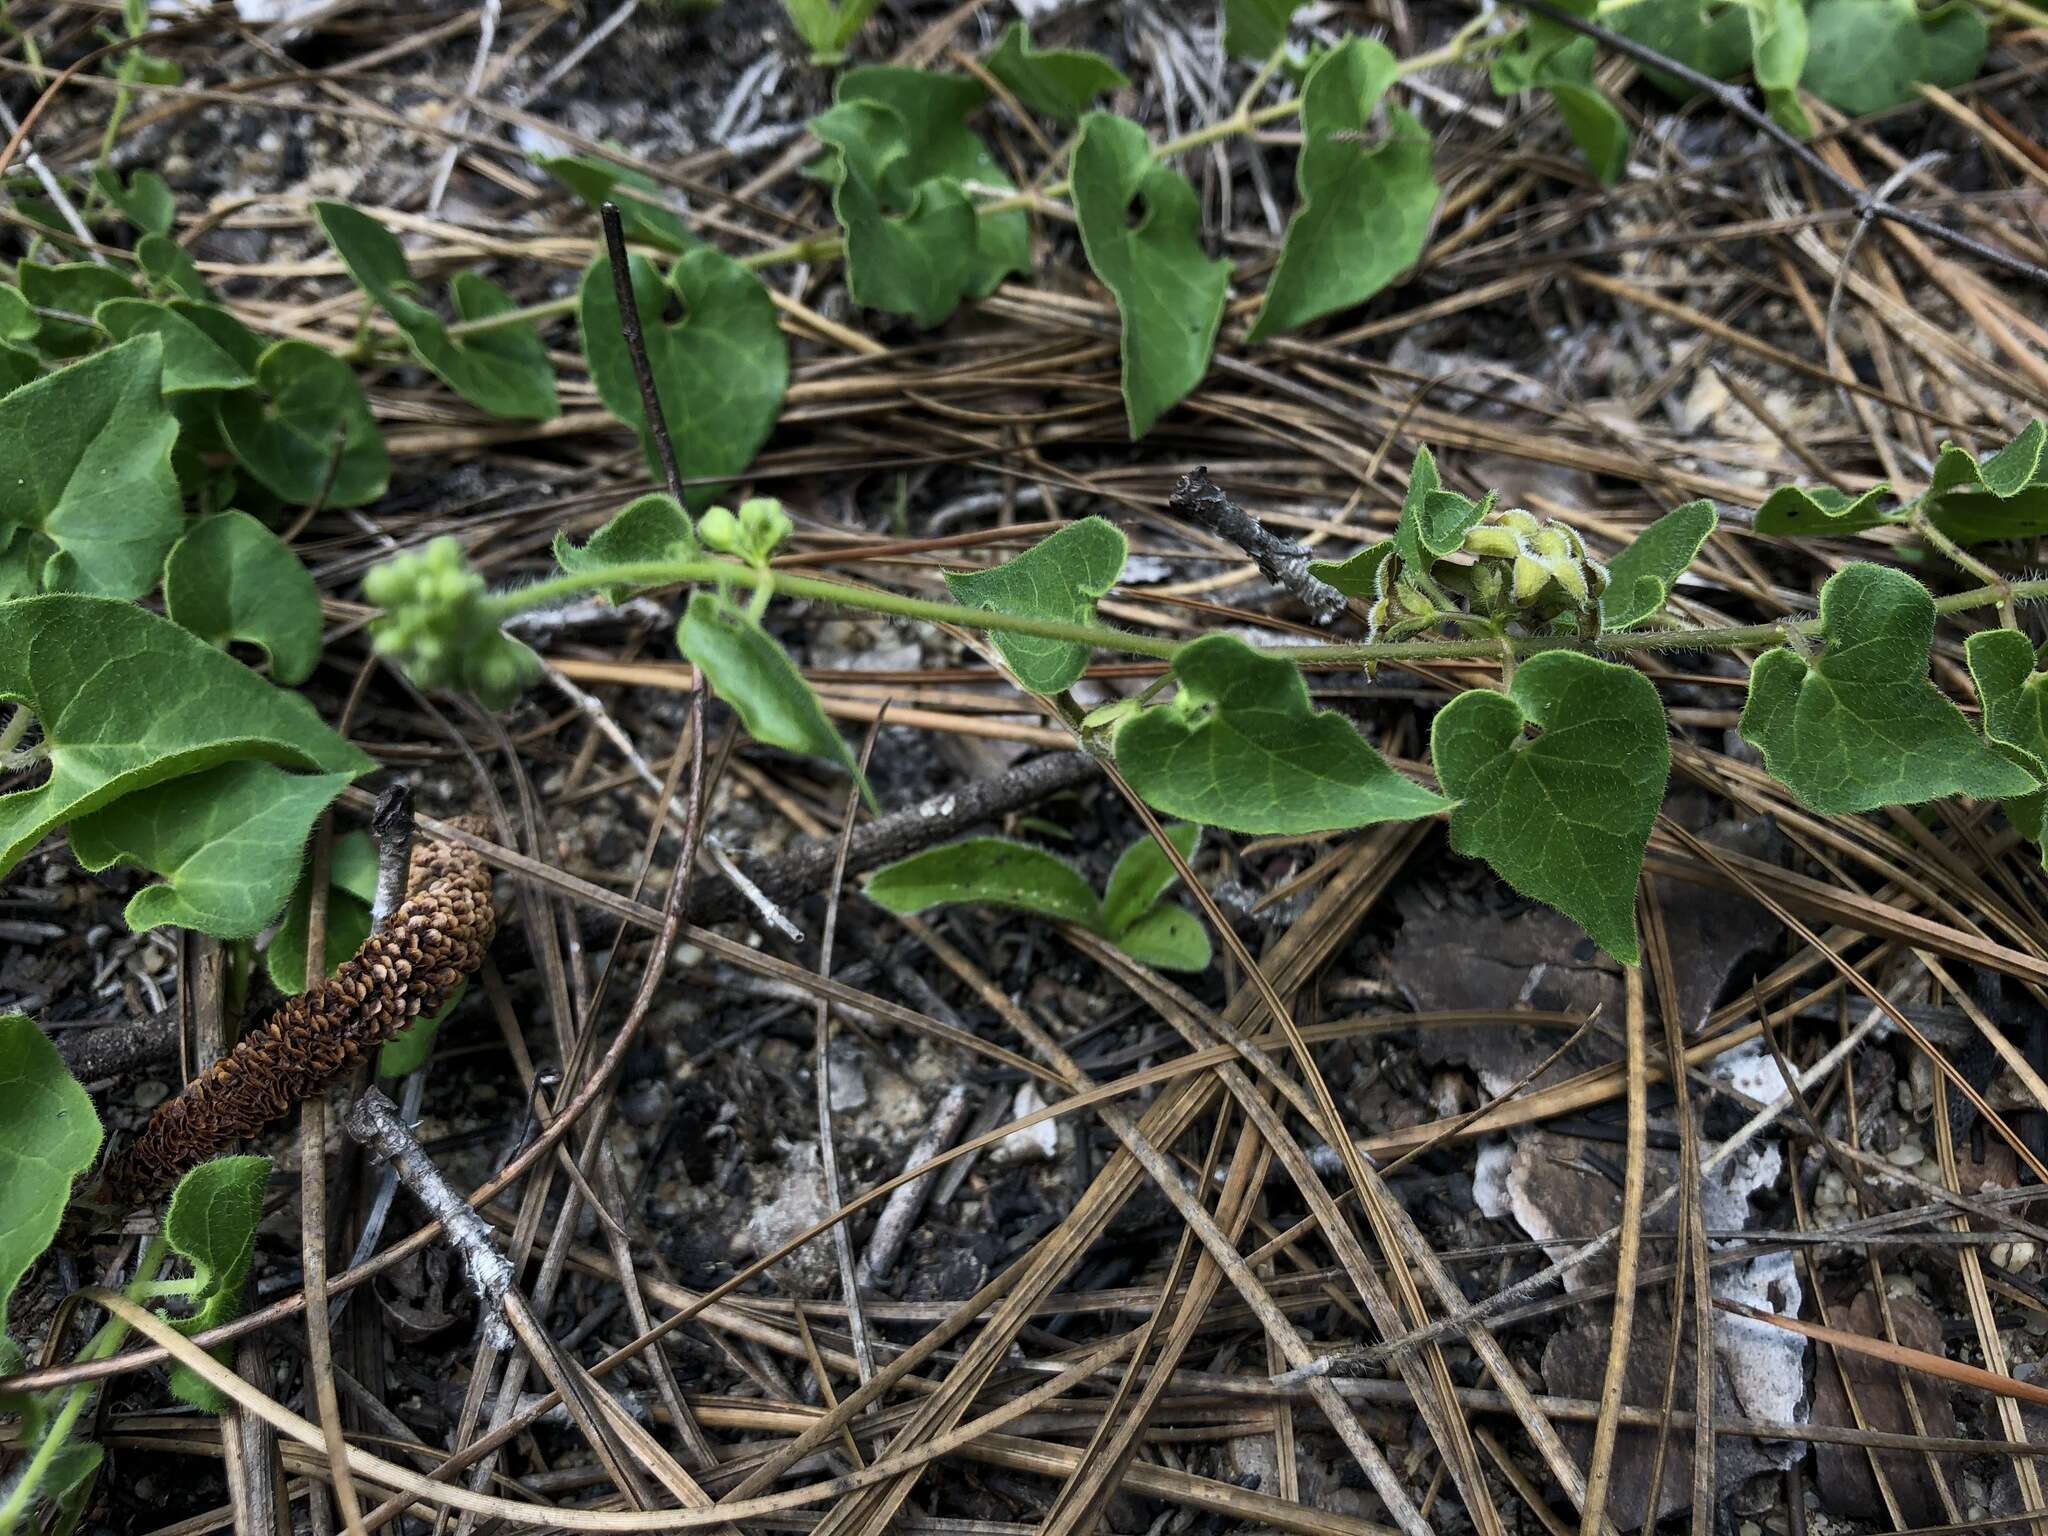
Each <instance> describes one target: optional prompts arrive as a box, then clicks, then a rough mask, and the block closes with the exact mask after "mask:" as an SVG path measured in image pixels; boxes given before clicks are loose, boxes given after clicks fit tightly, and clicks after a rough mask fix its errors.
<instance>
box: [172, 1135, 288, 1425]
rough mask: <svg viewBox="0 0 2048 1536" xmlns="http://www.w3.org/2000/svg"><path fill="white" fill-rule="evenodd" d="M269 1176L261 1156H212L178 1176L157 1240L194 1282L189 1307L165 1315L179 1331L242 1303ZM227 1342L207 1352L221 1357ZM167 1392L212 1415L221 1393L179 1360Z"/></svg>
mask: <svg viewBox="0 0 2048 1536" xmlns="http://www.w3.org/2000/svg"><path fill="white" fill-rule="evenodd" d="M269 1178H270V1159H269V1158H267V1157H216V1158H214V1159H213V1160H212V1161H211V1162H206V1163H201V1164H200V1165H199V1166H198V1167H197V1168H194V1169H193V1170H192V1171H191V1172H190V1173H187V1174H186V1175H185V1176H184V1177H183V1178H181V1179H180V1180H178V1187H177V1188H176V1189H174V1190H172V1191H171V1208H170V1212H169V1214H167V1215H166V1216H165V1217H164V1240H165V1241H166V1242H168V1243H169V1244H170V1245H171V1248H172V1251H174V1252H175V1253H177V1255H178V1256H179V1257H180V1258H182V1259H185V1260H186V1261H187V1262H189V1263H190V1264H191V1266H192V1275H193V1278H194V1279H195V1280H197V1281H198V1282H199V1287H198V1289H197V1290H196V1291H195V1292H194V1293H193V1297H192V1310H191V1311H190V1312H189V1313H187V1314H186V1315H185V1316H183V1317H176V1318H171V1319H169V1322H170V1324H171V1326H172V1327H174V1328H176V1329H177V1330H178V1332H180V1333H183V1334H194V1333H204V1332H205V1331H206V1330H207V1329H209V1328H218V1327H219V1326H220V1325H221V1324H222V1323H227V1322H232V1321H234V1319H235V1318H237V1317H239V1316H240V1315H241V1313H242V1309H243V1307H244V1306H245V1305H246V1304H247V1301H246V1297H245V1295H244V1293H245V1291H246V1290H247V1287H248V1282H249V1264H250V1261H251V1260H253V1259H254V1258H255V1257H256V1224H257V1223H258V1222H259V1221H261V1220H262V1219H263V1186H264V1184H265V1183H266V1182H267V1181H268V1180H269ZM227 1349H228V1346H227V1345H225V1344H223V1345H222V1346H220V1348H219V1349H217V1350H216V1351H214V1354H215V1358H217V1359H224V1358H225V1357H226V1354H227ZM171 1391H172V1392H174V1393H175V1394H177V1396H178V1397H179V1398H180V1399H181V1400H183V1401H184V1402H187V1403H190V1404H191V1405H192V1406H193V1407H194V1408H198V1409H200V1410H202V1411H203V1412H206V1413H219V1412H221V1411H222V1410H223V1409H224V1408H226V1407H227V1399H226V1398H225V1397H223V1396H222V1395H221V1393H220V1391H219V1389H217V1388H216V1387H214V1386H212V1385H210V1384H209V1383H208V1382H207V1381H206V1380H205V1379H204V1378H203V1377H201V1376H200V1375H199V1374H198V1373H197V1372H195V1371H193V1370H191V1369H190V1368H189V1367H187V1366H182V1365H173V1366H172V1367H171Z"/></svg>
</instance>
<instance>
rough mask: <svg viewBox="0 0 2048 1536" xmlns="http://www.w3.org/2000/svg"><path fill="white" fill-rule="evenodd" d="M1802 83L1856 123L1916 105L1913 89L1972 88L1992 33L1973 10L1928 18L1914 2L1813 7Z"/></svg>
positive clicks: (1957, 4) (1823, 1)
mask: <svg viewBox="0 0 2048 1536" xmlns="http://www.w3.org/2000/svg"><path fill="white" fill-rule="evenodd" d="M1807 24H1808V28H1809V32H1810V35H1811V46H1810V47H1809V50H1808V53H1807V59H1806V73H1805V75H1804V76H1803V77H1802V80H1801V84H1803V85H1804V86H1805V87H1806V88H1807V89H1808V90H1809V91H1811V92H1813V94H1814V95H1816V96H1818V97H1819V98H1820V99H1821V100H1822V101H1825V102H1826V103H1827V104H1828V105H1829V106H1831V107H1836V108H1839V109H1840V110H1841V111H1843V112H1847V113H1849V114H1850V115H1851V116H1861V115H1862V114H1864V113H1866V112H1882V111H1883V110H1884V109H1885V108H1887V107H1896V106H1901V105H1903V104H1904V103H1906V102H1909V101H1912V100H1913V99H1914V96H1915V92H1914V90H1913V87H1914V85H1915V84H1916V83H1917V82H1919V81H1923V80H1924V81H1926V82H1928V83H1929V84H1930V85H1940V86H1949V87H1953V86H1959V85H1968V84H1969V83H1970V82H1971V81H1972V80H1974V79H1976V78H1977V71H1978V70H1979V69H1981V68H1982V67H1983V64H1984V50H1985V47H1986V44H1987V39H1988V33H1987V31H1986V29H1985V25H1984V18H1983V16H1982V15H1981V14H1979V12H1978V10H1977V8H1976V7H1975V6H1973V5H1965V4H1962V3H1961V0H1952V3H1950V4H1947V5H1939V6H1936V7H1934V8H1933V9H1932V10H1926V11H1923V10H1921V9H1920V7H1919V6H1918V5H1916V4H1915V3H1914V0H1813V3H1812V6H1811V8H1810V9H1809V10H1808V12H1807Z"/></svg>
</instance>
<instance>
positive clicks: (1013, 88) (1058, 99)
mask: <svg viewBox="0 0 2048 1536" xmlns="http://www.w3.org/2000/svg"><path fill="white" fill-rule="evenodd" d="M987 64H988V72H989V73H990V74H992V75H994V76H995V77H996V78H997V79H998V80H1000V81H1002V82H1003V84H1004V85H1005V86H1006V87H1008V88H1009V92H1010V94H1011V95H1012V96H1015V97H1016V98H1017V99H1018V100H1019V101H1020V102H1022V103H1023V104H1024V105H1025V106H1027V107H1029V108H1030V109H1031V110H1032V111H1034V112H1043V113H1044V114H1045V115H1046V116H1047V117H1050V118H1055V119H1057V120H1058V121H1060V122H1062V123H1066V124H1068V125H1069V126H1071V125H1073V124H1074V123H1077V122H1079V121H1080V120H1081V114H1082V113H1083V112H1086V111H1087V110H1088V105H1089V103H1090V102H1092V101H1094V100H1095V98H1096V97H1098V96H1100V95H1102V94H1103V93H1104V92H1106V91H1113V90H1115V89H1116V88H1117V87H1118V86H1122V85H1129V84H1130V83H1131V82H1130V80H1129V78H1128V77H1127V76H1126V75H1125V74H1124V72H1123V71H1122V70H1120V69H1118V68H1117V67H1116V66H1115V65H1114V64H1112V63H1110V62H1109V60H1107V59H1105V58H1104V57H1103V56H1102V55H1101V54H1099V53H1089V52H1087V51H1086V50H1084V49H1079V48H1034V47H1032V46H1031V29H1030V28H1029V27H1027V26H1025V25H1024V23H1023V22H1021V21H1013V22H1011V23H1010V25H1009V27H1008V29H1007V30H1005V31H1004V33H1003V36H1002V41H1001V42H999V43H997V44H996V49H995V52H994V53H991V54H990V55H989V56H988V60H987Z"/></svg>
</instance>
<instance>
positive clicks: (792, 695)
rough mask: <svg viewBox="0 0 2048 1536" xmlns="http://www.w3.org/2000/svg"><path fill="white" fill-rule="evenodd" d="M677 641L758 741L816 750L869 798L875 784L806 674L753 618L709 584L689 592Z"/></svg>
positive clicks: (815, 754) (870, 800) (810, 752)
mask: <svg viewBox="0 0 2048 1536" xmlns="http://www.w3.org/2000/svg"><path fill="white" fill-rule="evenodd" d="M676 644H677V645H678V646H679V647H680V648H681V649H682V653H683V654H684V655H685V656H687V657H688V658H689V659H690V662H691V664H692V665H693V666H696V667H698V668H700V669H702V671H703V674H704V677H705V678H706V680H707V681H709V682H710V684H711V687H712V689H713V691H714V692H716V693H717V695H718V696H719V697H720V698H721V699H723V700H725V702H726V703H728V704H730V705H731V706H732V707H733V708H734V709H735V710H737V711H738V712H739V717H740V720H741V721H742V723H744V724H745V726H746V728H747V734H748V735H749V736H752V737H753V738H754V740H756V741H758V742H760V743H761V744H762V745H763V746H770V747H781V748H783V749H784V750H785V751H789V752H802V753H806V754H808V755H810V756H812V757H822V758H824V759H825V760H826V761H828V762H831V763H835V764H837V765H838V766H839V767H841V768H844V769H845V770H846V771H847V772H848V773H850V774H852V775H853V777H854V779H855V781H856V782H857V783H858V784H859V785H860V791H861V795H862V798H864V799H865V800H866V801H867V802H868V804H869V805H870V806H872V805H873V804H874V803H875V800H874V792H873V791H872V790H871V789H869V788H868V783H867V780H866V778H865V777H864V776H863V775H862V774H861V771H860V763H859V761H858V760H857V759H856V758H855V757H854V755H853V750H852V748H850V747H849V746H847V744H846V738H845V737H844V736H842V735H840V734H839V731H838V729H837V727H835V726H834V725H833V724H832V722H831V720H830V719H829V718H827V716H826V714H825V707H824V706H823V705H822V704H820V703H819V702H818V696H817V694H815V693H813V692H812V691H811V685H810V684H809V683H807V682H805V681H804V677H803V674H802V673H801V672H799V671H797V669H796V663H795V662H793V661H791V660H790V659H789V653H788V652H787V651H785V650H783V648H782V647H781V646H780V645H778V644H776V643H775V640H774V638H773V637H772V636H770V635H769V633H768V632H767V631H766V630H765V629H763V628H762V627H761V625H760V623H759V621H758V620H756V619H754V618H753V617H752V616H751V615H750V614H747V613H744V612H742V611H741V610H740V609H738V608H735V607H734V606H733V605H732V604H731V603H729V602H727V601H725V600H724V599H723V598H720V597H716V596H714V595H713V594H711V593H709V592H693V593H692V594H691V595H690V606H689V607H688V608H687V609H686V610H685V611H684V613H683V622H682V624H681V625H680V626H679V627H678V628H677V630H676Z"/></svg>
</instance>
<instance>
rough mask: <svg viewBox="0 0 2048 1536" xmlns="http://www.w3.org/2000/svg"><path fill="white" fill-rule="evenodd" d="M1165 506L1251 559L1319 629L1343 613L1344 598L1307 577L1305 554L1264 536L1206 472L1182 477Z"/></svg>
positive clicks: (1285, 542) (1286, 542)
mask: <svg viewBox="0 0 2048 1536" xmlns="http://www.w3.org/2000/svg"><path fill="white" fill-rule="evenodd" d="M1166 504H1167V506H1168V507H1170V508H1172V510H1173V511H1174V512H1175V513H1176V514H1177V515H1178V516H1180V517H1183V518H1186V519H1187V520H1188V521H1189V522H1191V523H1194V524H1197V525H1198V526H1200V527H1203V528H1206V529H1208V530H1209V532H1211V533H1213V534H1215V535H1216V537H1217V538H1219V539H1225V540H1227V541H1229V542H1230V543H1232V544H1235V545H1236V546H1237V547H1238V548H1239V549H1241V550H1243V551H1244V552H1245V553H1246V554H1248V555H1250V556H1251V557H1252V559H1254V560H1256V561H1257V562H1258V564H1259V569H1260V571H1262V572H1263V573H1264V574H1265V577H1266V580H1268V581H1270V582H1271V583H1273V585H1274V586H1276V587H1278V588H1280V589H1281V590H1282V591H1283V592H1291V593H1293V594H1294V595H1295V596H1296V597H1298V598H1300V599H1301V601H1302V603H1303V604H1304V605H1305V606H1306V607H1307V608H1308V611H1309V612H1310V613H1311V614H1313V615H1314V616H1315V621H1316V622H1317V623H1318V624H1327V623H1329V622H1330V620H1332V619H1334V618H1335V617H1337V615H1338V614H1340V613H1342V612H1343V611H1344V604H1345V598H1344V594H1343V593H1342V592H1339V591H1338V590H1337V589H1336V588H1335V587H1333V586H1331V585H1330V584H1329V583H1328V582H1326V581H1323V580H1322V579H1320V578H1319V577H1316V576H1312V575H1310V574H1309V569H1308V553H1309V552H1308V550H1307V549H1306V548H1305V547H1304V546H1302V545H1300V544H1296V543H1293V542H1291V541H1290V540H1287V539H1282V538H1278V537H1276V536H1275V535H1273V534H1271V533H1268V532H1267V531H1266V528H1265V526H1264V525H1263V524H1262V523H1260V521H1259V520H1258V519H1257V518H1255V517H1253V516H1252V515H1251V514H1250V513H1249V512H1247V511H1245V509H1244V508H1243V507H1240V506H1239V505H1238V504H1237V503H1236V502H1234V501H1232V500H1231V499H1230V498H1229V497H1228V496H1227V495H1225V494H1224V492H1223V488H1222V487H1221V486H1219V485H1218V484H1217V483H1216V482H1215V481H1213V480H1211V479H1210V478H1209V471H1208V470H1207V469H1197V470H1196V471H1195V472H1194V473H1193V474H1191V475H1182V476H1181V477H1180V479H1179V481H1178V482H1176V483H1175V485H1174V487H1173V494H1172V495H1170V496H1168V497H1167V498H1166Z"/></svg>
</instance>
